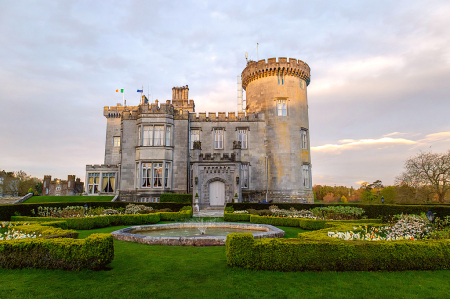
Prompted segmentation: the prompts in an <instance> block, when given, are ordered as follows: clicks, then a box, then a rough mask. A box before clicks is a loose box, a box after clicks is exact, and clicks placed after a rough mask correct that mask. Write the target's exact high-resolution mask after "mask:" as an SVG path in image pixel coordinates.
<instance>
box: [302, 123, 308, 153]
mask: <svg viewBox="0 0 450 299" xmlns="http://www.w3.org/2000/svg"><path fill="white" fill-rule="evenodd" d="M301 133H302V149H303V150H306V149H308V130H307V129H304V128H302V130H301Z"/></svg>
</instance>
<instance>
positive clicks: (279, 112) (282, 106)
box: [277, 100, 287, 116]
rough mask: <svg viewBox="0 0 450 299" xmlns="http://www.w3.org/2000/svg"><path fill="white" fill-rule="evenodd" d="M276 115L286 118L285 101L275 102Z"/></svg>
mask: <svg viewBox="0 0 450 299" xmlns="http://www.w3.org/2000/svg"><path fill="white" fill-rule="evenodd" d="M277 115H278V116H286V115H287V103H286V100H277Z"/></svg>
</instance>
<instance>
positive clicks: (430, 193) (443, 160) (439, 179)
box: [313, 150, 450, 204]
mask: <svg viewBox="0 0 450 299" xmlns="http://www.w3.org/2000/svg"><path fill="white" fill-rule="evenodd" d="M449 190H450V150H449V151H447V152H446V153H432V152H420V153H419V154H417V155H415V156H413V157H411V158H409V159H407V160H406V161H405V166H404V171H403V172H402V173H401V174H400V175H399V176H397V177H396V179H395V184H394V185H392V186H384V185H383V183H382V181H381V180H376V181H375V182H373V183H368V182H363V183H361V187H359V188H358V189H354V188H353V187H350V188H348V187H345V186H334V187H332V186H326V185H325V186H322V185H314V187H313V192H314V199H315V200H316V201H323V202H343V203H346V202H363V203H381V202H382V199H383V200H384V202H385V203H391V204H394V203H396V204H409V203H418V204H419V203H432V202H435V203H446V202H450V192H449Z"/></svg>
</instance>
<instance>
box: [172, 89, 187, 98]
mask: <svg viewBox="0 0 450 299" xmlns="http://www.w3.org/2000/svg"><path fill="white" fill-rule="evenodd" d="M187 99H189V86H187V85H186V86H182V87H173V88H172V100H187Z"/></svg>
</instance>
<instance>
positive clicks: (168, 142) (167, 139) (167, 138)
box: [166, 126, 172, 146]
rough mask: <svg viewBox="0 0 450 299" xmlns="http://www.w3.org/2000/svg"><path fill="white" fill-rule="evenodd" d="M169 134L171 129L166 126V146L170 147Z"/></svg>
mask: <svg viewBox="0 0 450 299" xmlns="http://www.w3.org/2000/svg"><path fill="white" fill-rule="evenodd" d="M171 132H172V127H171V126H166V146H171V145H172V144H171V142H170V141H171V139H172V138H171Z"/></svg>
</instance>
